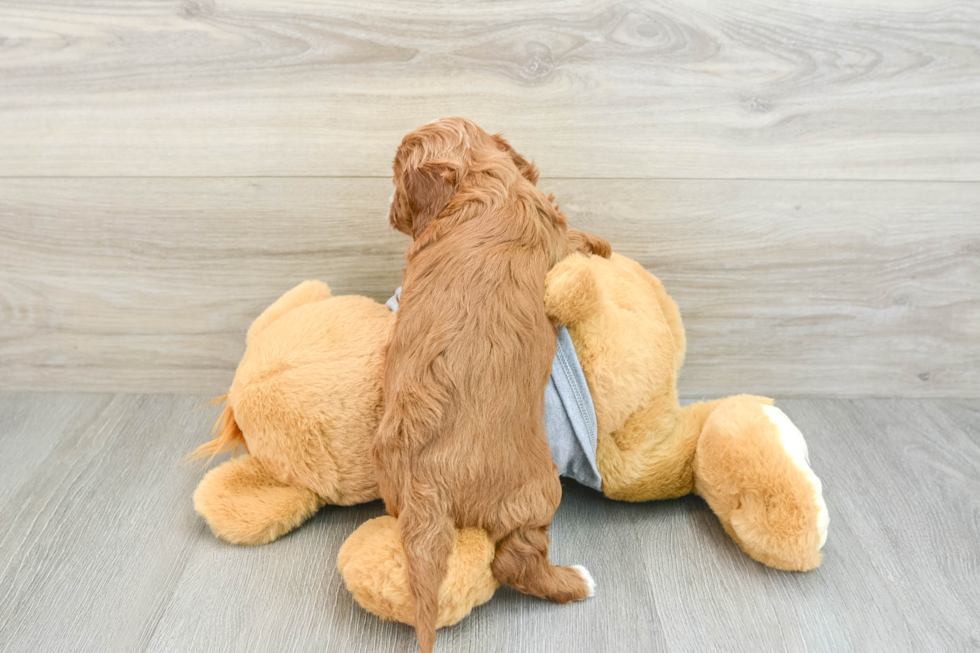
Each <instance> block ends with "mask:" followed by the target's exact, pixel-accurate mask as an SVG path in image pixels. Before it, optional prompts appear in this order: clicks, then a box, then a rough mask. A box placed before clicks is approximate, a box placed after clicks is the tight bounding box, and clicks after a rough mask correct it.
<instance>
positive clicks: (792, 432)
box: [762, 405, 830, 549]
mask: <svg viewBox="0 0 980 653" xmlns="http://www.w3.org/2000/svg"><path fill="white" fill-rule="evenodd" d="M762 410H763V411H765V413H766V416H767V417H768V418H769V421H771V422H772V423H773V424H774V425H775V426H776V428H777V429H778V430H779V440H780V442H781V443H782V445H783V448H784V449H785V450H786V454H787V455H788V456H789V457H790V460H792V461H793V464H795V465H796V466H797V467H798V468H799V469H800V471H802V472H803V473H804V474H805V475H806V477H807V479H808V480H809V481H810V483H811V484H812V485H813V493H814V502H815V503H816V505H817V532H818V533H819V534H820V546H819V547H818V548H820V549H822V548H823V545H824V544H826V542H827V527H828V525H829V524H830V514H829V513H828V512H827V504H826V503H825V502H824V500H823V484H822V483H821V482H820V479H819V478H818V477H817V475H816V474H814V473H813V470H812V469H811V468H810V456H809V453H808V452H807V448H806V440H804V439H803V434H802V433H800V429H798V428H796V424H793V421H792V420H790V418H789V417H787V415H786V413H784V412H783V411H781V410H779V409H778V408H776V407H775V406H768V405H765V406H763V407H762Z"/></svg>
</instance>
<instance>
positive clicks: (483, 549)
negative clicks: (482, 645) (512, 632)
mask: <svg viewBox="0 0 980 653" xmlns="http://www.w3.org/2000/svg"><path fill="white" fill-rule="evenodd" d="M493 557H494V546H493V543H492V542H491V541H490V538H489V537H487V534H486V533H485V532H484V531H482V530H479V529H474V528H465V529H462V530H459V531H457V532H456V541H455V543H454V545H453V551H452V553H451V554H450V556H449V561H448V564H447V567H446V577H445V579H444V580H443V582H442V585H441V586H440V588H439V618H438V621H437V622H436V624H437V626H436V627H437V628H442V627H443V626H451V625H452V624H454V623H456V622H457V621H459V620H460V619H462V618H463V617H465V616H466V615H468V614H469V613H470V611H471V610H472V609H473V608H475V607H476V606H478V605H481V604H483V603H486V602H487V601H489V600H490V597H492V596H493V593H494V592H495V591H496V589H497V587H498V586H499V584H498V583H497V581H496V579H494V576H493V572H492V571H491V566H490V565H491V563H492V562H493ZM337 569H338V570H339V571H340V574H341V575H342V576H343V577H344V582H345V583H346V584H347V588H348V589H349V590H350V591H351V593H352V594H353V595H354V599H355V600H356V601H357V602H358V603H360V604H361V607H363V608H364V609H365V610H367V611H368V612H371V613H373V614H376V615H377V616H379V617H381V618H382V619H393V620H395V621H400V622H402V623H405V624H409V625H414V624H413V623H412V622H413V621H414V619H415V606H414V603H413V602H412V597H411V594H410V593H409V589H408V572H407V569H408V562H407V561H406V559H405V549H403V548H402V542H401V538H400V537H399V531H398V521H397V520H396V519H395V518H394V517H389V516H387V515H386V516H384V517H377V518H375V519H372V520H370V521H367V522H365V523H364V524H361V526H360V527H359V528H358V529H357V530H356V531H354V532H353V533H352V534H351V535H350V537H348V538H347V541H346V542H344V544H343V546H341V547H340V552H339V554H338V555H337Z"/></svg>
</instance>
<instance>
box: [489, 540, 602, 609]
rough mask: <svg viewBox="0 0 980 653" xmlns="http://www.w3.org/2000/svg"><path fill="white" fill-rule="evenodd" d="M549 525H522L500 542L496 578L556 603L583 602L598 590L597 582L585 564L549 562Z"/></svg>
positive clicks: (495, 565)
mask: <svg viewBox="0 0 980 653" xmlns="http://www.w3.org/2000/svg"><path fill="white" fill-rule="evenodd" d="M545 528H546V527H541V528H527V527H525V528H519V529H517V530H515V531H511V532H510V533H509V534H508V535H507V536H505V537H504V539H502V540H501V541H500V542H499V543H498V544H497V554H496V556H495V557H494V560H493V575H494V577H495V578H496V579H497V580H498V581H500V582H501V583H504V584H506V585H510V586H511V587H513V588H514V589H516V590H517V591H519V592H524V593H525V594H533V595H534V596H538V597H540V598H543V599H548V600H549V601H554V602H555V603H570V602H572V601H581V600H582V599H585V598H588V597H590V596H592V595H593V594H594V593H595V582H594V581H593V580H592V575H591V574H589V572H588V570H587V569H586V568H585V567H582V566H581V565H575V566H574V567H559V566H556V565H552V564H551V562H549V561H548V533H547V531H546V530H545Z"/></svg>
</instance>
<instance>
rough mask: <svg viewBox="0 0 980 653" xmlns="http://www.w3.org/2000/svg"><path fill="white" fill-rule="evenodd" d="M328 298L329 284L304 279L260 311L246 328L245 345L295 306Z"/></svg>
mask: <svg viewBox="0 0 980 653" xmlns="http://www.w3.org/2000/svg"><path fill="white" fill-rule="evenodd" d="M329 298H330V286H328V285H327V284H325V283H323V282H322V281H304V282H303V283H301V284H299V285H298V286H296V287H295V288H293V289H292V290H290V291H288V292H287V293H286V294H285V295H283V296H282V297H280V298H279V299H277V300H276V301H274V302H273V303H272V305H271V306H269V308H267V309H265V310H264V311H262V314H261V315H259V316H258V317H257V318H255V321H254V322H252V326H250V327H249V329H248V335H246V337H245V343H246V345H247V344H249V343H251V342H252V340H254V339H255V338H256V337H257V336H258V335H259V333H261V332H262V331H264V330H265V328H266V327H267V326H269V325H270V324H272V323H273V322H275V321H276V320H278V319H279V318H280V317H282V316H283V315H285V314H286V313H288V312H289V311H291V310H293V309H294V308H296V307H297V306H302V305H303V304H311V303H313V302H318V301H320V300H321V299H329Z"/></svg>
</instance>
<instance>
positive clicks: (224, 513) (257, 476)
mask: <svg viewBox="0 0 980 653" xmlns="http://www.w3.org/2000/svg"><path fill="white" fill-rule="evenodd" d="M322 504H323V502H322V501H321V500H320V498H319V497H318V496H317V495H316V493H315V492H313V490H310V489H309V488H305V487H299V486H294V485H284V484H282V483H280V482H279V481H278V480H276V479H275V478H273V476H272V475H271V474H269V472H268V471H266V469H265V468H264V467H263V466H262V464H261V462H260V461H259V460H258V459H256V458H255V457H254V456H250V455H244V456H238V457H236V458H232V459H231V460H229V461H227V462H225V463H223V464H221V465H219V466H218V467H215V468H214V469H212V470H211V471H210V472H208V473H207V475H206V476H205V477H204V478H203V479H201V482H200V483H199V484H198V486H197V489H196V490H195V491H194V509H195V510H197V512H198V514H200V515H201V516H202V517H204V519H205V520H207V522H208V525H209V526H210V527H211V530H212V531H213V532H214V534H215V535H217V536H218V537H220V538H221V539H223V540H226V541H228V542H231V543H232V544H266V543H268V542H271V541H272V540H274V539H276V538H277V537H280V536H282V535H284V534H286V533H288V532H289V531H291V530H293V529H294V528H296V527H297V526H299V525H300V524H302V523H303V522H304V521H306V520H307V519H309V518H310V517H311V516H312V515H313V514H314V513H315V512H316V511H317V510H318V509H319V508H320V506H321V505H322Z"/></svg>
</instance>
